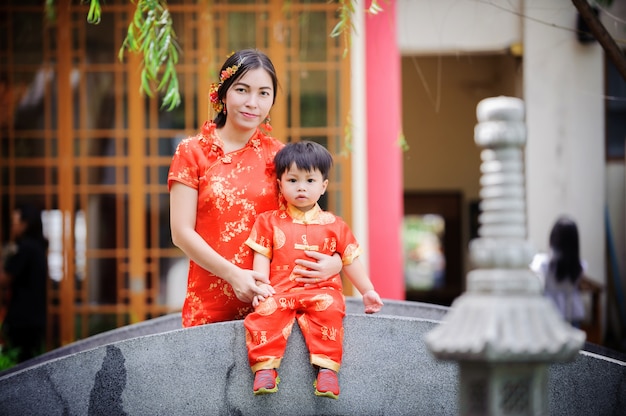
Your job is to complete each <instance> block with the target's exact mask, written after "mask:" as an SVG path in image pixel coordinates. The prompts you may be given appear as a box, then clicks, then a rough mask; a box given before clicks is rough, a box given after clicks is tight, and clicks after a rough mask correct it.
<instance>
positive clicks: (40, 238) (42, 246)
mask: <svg viewBox="0 0 626 416" xmlns="http://www.w3.org/2000/svg"><path fill="white" fill-rule="evenodd" d="M47 250H48V240H47V239H46V238H45V237H44V235H43V224H42V221H41V211H40V210H39V209H37V208H36V207H34V206H32V205H21V206H19V207H17V208H16V209H15V210H14V211H13V215H12V223H11V241H10V242H9V243H8V244H7V246H6V247H5V250H4V252H3V258H2V260H3V261H2V267H1V269H0V288H1V290H2V292H4V296H3V298H4V299H6V300H8V304H7V307H6V315H5V317H4V320H3V322H2V336H3V338H4V341H5V343H6V346H7V347H8V348H9V349H17V350H18V362H22V361H26V360H28V359H30V358H33V357H35V356H36V355H39V354H40V353H42V352H43V351H44V341H45V335H46V283H47V278H48V259H47Z"/></svg>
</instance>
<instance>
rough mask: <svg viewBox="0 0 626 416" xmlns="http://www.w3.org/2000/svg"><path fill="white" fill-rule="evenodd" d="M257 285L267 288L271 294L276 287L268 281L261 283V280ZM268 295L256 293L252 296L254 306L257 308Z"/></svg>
mask: <svg viewBox="0 0 626 416" xmlns="http://www.w3.org/2000/svg"><path fill="white" fill-rule="evenodd" d="M256 285H257V286H259V287H261V288H263V289H265V291H267V293H270V296H271V294H273V293H274V288H273V287H272V286H271V285H268V284H267V283H261V282H259V281H257V282H256ZM265 298H266V296H262V295H256V296H255V297H254V298H252V306H254V307H255V308H256V307H257V306H258V305H259V303H261V302H263V301H264V300H265Z"/></svg>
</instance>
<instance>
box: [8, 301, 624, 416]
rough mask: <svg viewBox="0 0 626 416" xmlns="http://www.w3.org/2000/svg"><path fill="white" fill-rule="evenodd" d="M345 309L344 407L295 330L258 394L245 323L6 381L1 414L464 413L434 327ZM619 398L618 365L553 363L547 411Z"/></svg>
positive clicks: (84, 357)
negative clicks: (274, 385)
mask: <svg viewBox="0 0 626 416" xmlns="http://www.w3.org/2000/svg"><path fill="white" fill-rule="evenodd" d="M349 303H351V304H352V306H354V307H355V308H356V309H357V310H358V312H359V313H356V312H351V313H350V314H349V315H347V316H346V318H345V321H344V326H345V337H344V361H343V366H342V368H341V371H340V375H339V379H340V383H341V389H342V392H341V395H340V397H339V399H338V400H332V399H328V398H321V397H316V396H315V395H314V394H313V385H312V383H313V380H314V378H315V372H314V370H313V368H312V367H311V366H310V364H309V360H308V352H307V351H306V347H305V345H304V341H303V338H302V334H301V332H300V331H299V329H298V327H297V325H295V326H294V331H293V333H292V336H291V338H290V342H289V345H288V347H287V350H286V354H285V358H284V360H283V364H282V367H281V369H280V375H281V378H282V382H281V383H280V386H279V391H278V392H277V393H275V394H272V395H266V396H258V397H257V396H254V395H253V394H252V381H253V376H252V373H251V371H250V369H249V367H248V364H247V356H246V348H245V334H244V329H243V323H242V321H233V322H225V323H218V324H212V325H204V326H199V327H194V328H187V329H172V330H166V331H165V332H162V331H161V332H157V333H152V334H149V335H142V336H138V337H130V338H126V339H121V340H117V341H115V342H112V343H104V344H102V345H99V346H96V347H94V348H91V349H84V350H81V351H78V352H74V353H71V354H68V355H64V356H60V357H58V358H52V359H50V360H48V361H44V362H41V363H37V364H34V365H31V366H30V367H28V368H23V369H21V370H17V371H13V372H10V373H4V374H0V414H1V415H123V414H125V415H151V416H154V415H265V414H268V415H269V414H271V415H322V414H323V415H453V414H457V413H458V409H457V392H458V379H457V365H456V363H454V362H444V361H438V360H436V359H434V358H433V356H432V355H431V354H430V352H429V351H428V349H427V348H426V345H425V343H424V335H425V334H426V333H428V332H429V331H430V330H432V329H433V328H434V327H435V326H436V325H439V322H438V321H439V320H435V319H426V318H416V317H408V316H398V315H396V316H392V315H389V314H388V313H389V311H390V310H391V309H392V307H391V304H392V303H393V302H390V301H387V302H386V306H385V308H387V307H388V306H390V308H389V309H384V312H385V314H376V315H372V316H367V315H364V314H363V313H361V312H360V311H361V310H362V309H361V306H360V301H359V302H352V301H351V302H349ZM352 306H350V309H352ZM394 306H398V307H406V308H407V310H409V309H411V308H416V307H417V306H418V305H415V304H414V303H411V302H398V305H394ZM435 309H438V308H435ZM414 312H415V311H414ZM439 312H443V313H445V308H444V309H442V310H439ZM439 316H440V317H441V316H442V315H441V314H440V315H439ZM178 318H179V317H178ZM169 319H172V320H173V319H174V318H167V319H164V320H165V321H167V320H169ZM178 322H180V320H179V319H178ZM161 323H163V322H161ZM177 325H180V324H179V323H178V324H177ZM165 326H167V325H165ZM118 334H119V332H118ZM100 338H101V340H102V339H103V338H104V336H102V337H100ZM624 391H626V364H625V363H623V362H620V361H617V360H614V359H609V358H606V357H602V356H599V355H596V354H593V353H588V352H581V353H580V354H579V355H578V357H577V358H576V360H575V361H574V362H572V363H567V364H558V365H552V366H551V371H550V382H549V397H550V409H551V414H552V415H588V414H590V413H589V412H592V414H603V415H604V414H606V415H619V414H626V413H625V412H626V398H625V397H624V396H625V395H624V394H623V393H624Z"/></svg>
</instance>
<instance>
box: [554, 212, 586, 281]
mask: <svg viewBox="0 0 626 416" xmlns="http://www.w3.org/2000/svg"><path fill="white" fill-rule="evenodd" d="M550 248H551V250H552V257H551V259H550V264H549V266H548V267H549V271H550V272H551V273H553V275H554V276H555V277H556V280H557V281H559V282H560V281H563V280H565V279H570V280H571V281H572V282H575V281H576V280H577V279H578V277H579V276H580V274H581V272H582V266H581V264H580V254H579V243H578V227H577V226H576V223H575V222H574V221H573V220H571V219H570V218H567V217H560V218H559V219H558V220H557V221H556V223H555V224H554V226H553V227H552V231H551V232H550Z"/></svg>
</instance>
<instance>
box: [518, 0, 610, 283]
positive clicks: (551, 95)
mask: <svg viewBox="0 0 626 416" xmlns="http://www.w3.org/2000/svg"><path fill="white" fill-rule="evenodd" d="M524 15H525V16H526V19H525V23H524V99H525V101H526V106H527V115H526V123H527V127H528V144H527V148H526V177H527V186H526V187H527V202H528V233H529V239H530V240H531V242H532V243H534V244H535V245H536V246H537V247H538V248H539V249H542V250H545V249H547V245H548V235H549V232H550V229H551V227H552V225H553V223H554V221H555V219H556V218H557V217H558V216H559V215H560V214H568V215H571V216H572V217H573V218H574V219H575V220H576V221H577V223H578V226H579V233H580V239H581V241H580V242H581V256H582V257H583V258H584V259H585V260H586V261H587V262H588V272H589V275H590V276H591V277H593V278H595V279H597V280H598V281H600V282H604V281H605V270H606V267H605V263H606V261H605V232H604V208H605V201H606V196H605V152H604V148H605V145H604V143H605V136H604V66H603V51H602V48H601V47H600V46H599V45H598V44H597V43H593V44H588V45H581V44H579V43H578V41H577V40H576V35H575V33H574V32H572V31H571V29H572V28H574V27H575V24H576V9H575V8H574V6H573V5H572V4H571V3H569V2H565V1H562V0H527V1H525V2H524Z"/></svg>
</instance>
